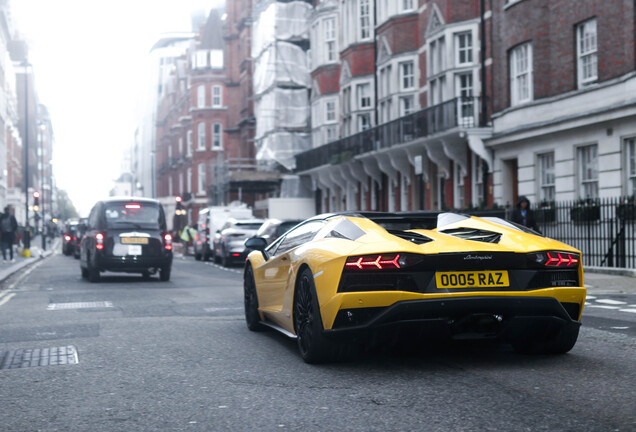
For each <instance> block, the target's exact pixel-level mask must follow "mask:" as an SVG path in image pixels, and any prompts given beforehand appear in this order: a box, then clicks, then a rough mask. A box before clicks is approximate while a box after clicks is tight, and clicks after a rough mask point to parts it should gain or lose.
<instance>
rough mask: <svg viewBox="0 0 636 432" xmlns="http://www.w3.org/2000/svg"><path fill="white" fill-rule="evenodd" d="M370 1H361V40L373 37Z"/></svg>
mask: <svg viewBox="0 0 636 432" xmlns="http://www.w3.org/2000/svg"><path fill="white" fill-rule="evenodd" d="M369 3H370V0H360V39H369V38H370V37H371V14H370V5H369Z"/></svg>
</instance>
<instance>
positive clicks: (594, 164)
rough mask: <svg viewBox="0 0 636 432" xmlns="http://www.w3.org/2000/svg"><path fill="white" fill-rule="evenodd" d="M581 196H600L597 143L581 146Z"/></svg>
mask: <svg viewBox="0 0 636 432" xmlns="http://www.w3.org/2000/svg"><path fill="white" fill-rule="evenodd" d="M577 159H578V164H577V165H578V169H579V198H581V199H588V198H598V147H597V145H596V144H594V145H588V146H585V147H579V149H578V151H577Z"/></svg>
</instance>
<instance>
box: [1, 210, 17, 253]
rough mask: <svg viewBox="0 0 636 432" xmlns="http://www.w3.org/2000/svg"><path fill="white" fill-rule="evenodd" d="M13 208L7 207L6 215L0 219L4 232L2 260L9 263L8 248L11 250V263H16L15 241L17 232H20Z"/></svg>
mask: <svg viewBox="0 0 636 432" xmlns="http://www.w3.org/2000/svg"><path fill="white" fill-rule="evenodd" d="M14 212H15V210H14V209H13V206H10V205H9V206H6V207H5V208H4V214H3V215H2V217H0V231H2V259H3V260H4V262H7V248H9V256H10V259H11V262H15V259H14V258H13V240H14V239H15V232H16V231H17V230H18V222H17V221H16V220H15V216H14V214H13V213H14Z"/></svg>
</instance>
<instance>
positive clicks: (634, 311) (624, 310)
mask: <svg viewBox="0 0 636 432" xmlns="http://www.w3.org/2000/svg"><path fill="white" fill-rule="evenodd" d="M619 310H620V311H621V312H630V313H636V309H619Z"/></svg>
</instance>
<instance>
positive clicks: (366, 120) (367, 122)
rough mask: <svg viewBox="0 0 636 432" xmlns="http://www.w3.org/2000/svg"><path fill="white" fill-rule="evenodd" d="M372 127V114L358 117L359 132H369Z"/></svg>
mask: <svg viewBox="0 0 636 432" xmlns="http://www.w3.org/2000/svg"><path fill="white" fill-rule="evenodd" d="M370 127H371V114H360V115H358V132H362V131H363V130H367V129H369V128H370Z"/></svg>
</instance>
